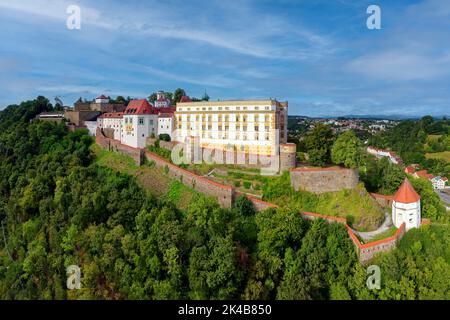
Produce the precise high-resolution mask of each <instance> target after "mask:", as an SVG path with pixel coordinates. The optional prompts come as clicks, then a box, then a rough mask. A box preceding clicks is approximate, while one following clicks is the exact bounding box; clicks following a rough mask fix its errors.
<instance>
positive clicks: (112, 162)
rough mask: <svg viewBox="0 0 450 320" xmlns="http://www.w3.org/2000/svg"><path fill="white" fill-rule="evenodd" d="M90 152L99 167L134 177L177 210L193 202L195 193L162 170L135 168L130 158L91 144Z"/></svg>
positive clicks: (143, 167) (145, 166) (147, 167)
mask: <svg viewBox="0 0 450 320" xmlns="http://www.w3.org/2000/svg"><path fill="white" fill-rule="evenodd" d="M91 150H92V151H93V152H94V154H95V155H96V160H95V162H96V163H97V164H98V165H99V166H104V167H109V168H111V169H114V170H116V171H119V172H122V173H127V174H129V175H132V176H134V177H136V179H137V181H138V182H139V184H141V185H142V186H143V187H144V188H145V189H146V190H148V191H149V192H150V193H152V194H153V195H155V196H157V197H162V198H163V199H167V200H170V202H172V203H174V204H175V205H176V206H177V207H178V208H179V209H181V210H184V209H186V208H187V207H188V205H189V204H190V203H191V202H192V201H194V199H195V196H196V192H195V191H193V190H191V189H189V188H188V187H186V186H184V185H183V184H182V183H180V182H178V181H176V180H173V179H171V178H170V177H168V176H167V175H166V174H164V172H163V170H161V169H158V168H155V167H150V166H148V165H144V166H137V165H136V164H135V163H134V161H133V159H132V158H131V157H128V156H126V155H123V154H119V153H117V152H112V151H108V150H103V149H101V148H100V147H99V146H98V145H96V144H93V145H92V146H91Z"/></svg>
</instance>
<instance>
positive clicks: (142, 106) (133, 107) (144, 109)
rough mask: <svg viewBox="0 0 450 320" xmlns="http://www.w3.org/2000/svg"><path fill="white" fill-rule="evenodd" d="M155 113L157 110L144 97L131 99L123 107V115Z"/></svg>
mask: <svg viewBox="0 0 450 320" xmlns="http://www.w3.org/2000/svg"><path fill="white" fill-rule="evenodd" d="M155 113H157V111H156V110H155V108H154V107H153V106H152V105H151V104H150V103H149V102H148V101H147V100H146V99H138V100H131V101H130V103H129V104H128V107H127V108H126V109H125V115H132V114H155Z"/></svg>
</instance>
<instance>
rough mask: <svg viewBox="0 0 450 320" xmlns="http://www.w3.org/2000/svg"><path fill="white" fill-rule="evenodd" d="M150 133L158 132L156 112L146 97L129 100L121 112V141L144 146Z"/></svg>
mask: <svg viewBox="0 0 450 320" xmlns="http://www.w3.org/2000/svg"><path fill="white" fill-rule="evenodd" d="M152 134H153V135H155V136H156V135H157V134H158V113H157V112H156V110H155V109H154V108H153V107H152V105H151V104H150V103H149V102H148V101H147V100H146V99H140V100H131V101H130V103H129V104H128V106H127V108H126V109H125V112H124V114H123V124H122V137H121V138H122V139H121V142H122V143H123V144H126V145H128V146H131V147H134V148H144V147H145V145H146V139H147V138H148V137H150V136H151V135H152Z"/></svg>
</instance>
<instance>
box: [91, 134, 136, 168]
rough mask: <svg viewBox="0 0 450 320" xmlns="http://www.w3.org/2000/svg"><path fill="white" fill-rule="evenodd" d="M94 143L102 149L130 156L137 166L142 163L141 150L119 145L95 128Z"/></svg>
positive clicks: (118, 142)
mask: <svg viewBox="0 0 450 320" xmlns="http://www.w3.org/2000/svg"><path fill="white" fill-rule="evenodd" d="M95 142H96V143H97V144H98V145H99V146H101V147H102V148H103V149H107V150H110V151H116V152H119V153H122V154H125V155H127V156H130V157H131V158H133V160H134V162H135V163H136V165H138V166H140V165H142V163H143V161H144V151H143V150H142V149H138V148H133V147H130V146H126V145H124V144H121V143H120V141H117V140H114V139H111V138H107V137H106V136H105V135H104V133H103V131H102V130H101V129H100V128H97V132H96V135H95Z"/></svg>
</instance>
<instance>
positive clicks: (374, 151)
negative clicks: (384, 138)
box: [367, 146, 403, 165]
mask: <svg viewBox="0 0 450 320" xmlns="http://www.w3.org/2000/svg"><path fill="white" fill-rule="evenodd" d="M367 152H368V153H369V154H371V155H374V156H376V157H377V158H382V157H387V158H388V159H389V161H390V162H391V163H393V164H398V165H401V164H403V160H402V158H400V157H399V156H397V154H396V153H395V152H393V151H390V150H385V149H378V148H375V147H372V146H368V147H367Z"/></svg>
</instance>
